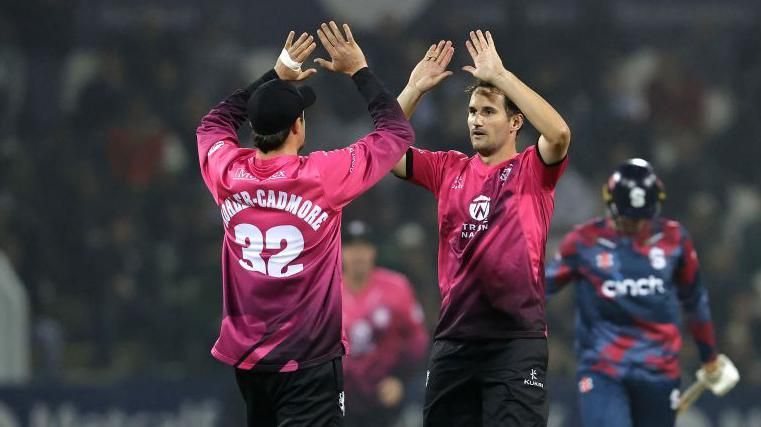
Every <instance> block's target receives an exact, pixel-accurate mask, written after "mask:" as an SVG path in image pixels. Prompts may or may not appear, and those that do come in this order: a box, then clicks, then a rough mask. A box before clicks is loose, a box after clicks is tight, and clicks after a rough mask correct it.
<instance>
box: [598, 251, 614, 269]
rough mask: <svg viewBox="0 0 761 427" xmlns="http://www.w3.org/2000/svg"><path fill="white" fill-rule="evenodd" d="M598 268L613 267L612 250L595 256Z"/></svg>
mask: <svg viewBox="0 0 761 427" xmlns="http://www.w3.org/2000/svg"><path fill="white" fill-rule="evenodd" d="M595 260H596V262H597V268H604V269H608V268H611V267H613V254H612V253H610V252H601V253H599V254H597V256H596V257H595Z"/></svg>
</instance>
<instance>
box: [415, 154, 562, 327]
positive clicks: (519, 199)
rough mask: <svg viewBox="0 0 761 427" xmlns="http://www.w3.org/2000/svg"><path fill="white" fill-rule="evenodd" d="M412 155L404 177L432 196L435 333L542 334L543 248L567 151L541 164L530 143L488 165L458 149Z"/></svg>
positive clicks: (543, 318) (543, 323)
mask: <svg viewBox="0 0 761 427" xmlns="http://www.w3.org/2000/svg"><path fill="white" fill-rule="evenodd" d="M410 155H411V156H412V158H411V162H412V165H411V166H412V167H411V168H410V167H409V166H410V165H409V163H408V168H407V171H408V172H407V173H408V174H410V171H411V175H410V176H409V179H410V180H411V181H412V182H414V183H416V184H419V185H421V186H423V187H425V188H427V189H428V190H430V191H431V192H433V194H434V195H435V196H436V199H437V201H438V218H439V260H438V264H439V265H438V271H439V289H440V292H441V298H442V301H441V310H440V313H439V324H438V326H437V328H436V334H435V338H437V339H442V338H443V339H461V340H479V339H482V340H483V339H507V338H519V337H543V336H545V334H546V322H545V315H544V251H545V244H546V241H547V233H548V231H549V227H550V219H551V218H552V211H553V207H554V190H555V184H556V183H557V181H558V179H559V178H560V176H561V175H562V173H563V171H564V170H565V168H566V165H567V163H568V161H567V158H566V159H564V160H563V161H562V162H560V163H558V164H554V165H550V166H548V165H545V164H544V163H543V162H542V159H541V158H540V156H539V153H538V152H537V148H536V146H532V147H529V148H527V149H525V150H523V152H521V153H518V154H516V155H515V156H514V157H512V158H511V159H509V160H507V161H505V162H503V163H502V164H499V165H494V166H487V165H486V164H484V163H483V162H482V161H481V158H480V157H478V156H477V155H474V156H471V157H468V156H466V155H465V154H462V153H460V152H456V151H447V152H443V151H439V152H430V151H426V150H420V149H416V148H413V149H410V150H409V151H408V156H410ZM409 161H410V160H408V162H409Z"/></svg>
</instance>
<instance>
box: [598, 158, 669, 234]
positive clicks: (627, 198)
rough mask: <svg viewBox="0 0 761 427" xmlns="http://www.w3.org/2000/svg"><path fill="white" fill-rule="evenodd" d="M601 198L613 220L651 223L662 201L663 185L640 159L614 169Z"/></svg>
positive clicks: (603, 188) (649, 167)
mask: <svg viewBox="0 0 761 427" xmlns="http://www.w3.org/2000/svg"><path fill="white" fill-rule="evenodd" d="M602 194H603V200H605V203H606V204H607V206H608V210H609V211H610V213H611V215H612V216H613V217H614V218H616V217H625V218H632V219H652V218H654V217H655V216H656V215H658V212H660V209H661V204H662V203H663V201H664V200H665V199H666V189H665V188H664V187H663V183H662V182H661V180H660V179H658V177H657V176H656V175H655V172H654V171H653V167H652V166H651V165H650V163H649V162H648V161H647V160H643V159H629V160H627V161H626V162H624V163H623V164H622V165H620V166H619V167H618V168H616V170H615V172H613V175H611V176H610V178H608V182H607V183H605V185H603V187H602Z"/></svg>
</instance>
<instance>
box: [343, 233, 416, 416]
mask: <svg viewBox="0 0 761 427" xmlns="http://www.w3.org/2000/svg"><path fill="white" fill-rule="evenodd" d="M342 251H343V273H344V274H343V277H344V290H343V316H344V328H345V330H346V333H347V335H348V338H349V348H350V352H349V356H348V357H347V358H346V360H345V361H344V374H345V375H344V378H345V386H346V399H347V402H348V410H347V413H346V425H347V426H349V427H355V426H356V427H372V426H377V427H388V426H393V425H394V424H395V423H396V421H397V419H398V418H399V413H400V411H401V410H402V407H403V403H404V399H405V398H406V397H407V396H406V395H407V394H408V393H409V392H408V391H407V390H408V387H407V383H408V380H410V379H412V378H413V377H414V376H417V375H421V376H422V370H423V366H422V364H421V362H422V361H424V359H425V355H426V353H427V350H428V331H427V330H426V329H425V325H424V323H423V311H422V309H421V307H420V304H419V303H418V300H417V298H416V297H415V294H414V291H413V289H412V286H411V285H410V283H409V281H408V280H407V278H406V277H404V276H403V275H402V274H400V273H397V272H394V271H391V270H387V269H385V268H381V267H377V266H376V265H375V257H376V254H377V249H376V246H375V244H374V243H373V238H372V234H371V231H370V230H369V228H368V226H367V224H365V223H364V222H362V221H351V222H349V223H348V224H347V226H346V227H345V228H344V231H343V247H342ZM413 393H414V391H413Z"/></svg>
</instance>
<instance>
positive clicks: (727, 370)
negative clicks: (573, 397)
mask: <svg viewBox="0 0 761 427" xmlns="http://www.w3.org/2000/svg"><path fill="white" fill-rule="evenodd" d="M603 196H604V200H605V203H606V204H607V209H608V212H609V215H608V216H607V217H605V218H597V219H593V220H591V221H589V222H587V223H585V224H582V225H580V226H578V227H576V229H574V230H573V231H572V232H570V233H568V234H567V235H566V236H565V238H564V239H563V242H562V243H561V245H560V248H559V251H558V254H557V256H556V257H555V260H554V261H552V263H550V265H549V266H548V268H547V271H546V281H547V294H548V297H550V296H551V295H552V294H554V293H556V292H558V291H560V290H561V289H563V287H564V286H565V285H568V284H569V283H576V284H577V286H576V355H577V359H578V361H577V363H578V366H577V380H578V389H579V405H580V409H581V418H582V422H583V424H584V426H588V427H592V426H595V427H596V426H602V425H604V426H610V427H659V426H663V427H671V426H673V425H674V422H675V419H676V415H677V409H679V407H680V400H679V384H680V376H681V370H680V367H679V350H680V348H681V345H682V337H681V334H680V331H679V326H680V316H679V315H680V313H679V307H680V306H681V308H682V310H683V311H684V313H685V315H686V322H687V327H688V328H689V330H690V332H691V333H692V335H693V337H694V338H695V341H696V343H697V346H698V351H699V354H700V360H701V362H702V368H701V369H700V370H699V371H698V375H697V376H698V378H699V381H701V382H703V383H704V384H705V386H706V387H707V388H709V389H710V390H712V391H713V392H714V393H715V394H717V395H723V394H724V393H726V392H728V391H729V390H730V389H731V388H732V387H734V385H735V383H736V382H737V380H738V379H739V377H738V376H737V370H736V369H735V367H734V364H733V363H732V362H731V361H729V359H728V358H726V356H723V355H719V353H718V351H717V349H716V337H715V335H714V327H713V322H712V321H711V311H710V307H709V303H708V292H707V291H706V288H705V287H704V286H703V284H702V282H701V280H700V269H699V264H698V257H697V254H696V252H695V249H694V246H693V242H692V239H691V238H690V235H689V234H688V233H687V230H686V229H685V228H684V227H683V226H682V225H681V224H680V223H678V222H677V221H674V220H670V219H667V218H664V217H661V216H659V211H660V208H661V203H662V202H663V200H664V199H665V197H666V193H665V189H664V187H663V184H662V183H661V181H660V180H659V179H658V177H657V176H656V175H655V173H654V171H653V168H652V167H651V165H650V164H649V163H648V162H647V161H645V160H642V159H630V160H627V161H626V162H625V163H623V164H622V165H620V166H619V167H618V168H617V169H616V170H615V171H614V173H613V174H612V175H611V176H610V178H609V179H608V181H607V183H606V184H605V185H604V186H603Z"/></svg>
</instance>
